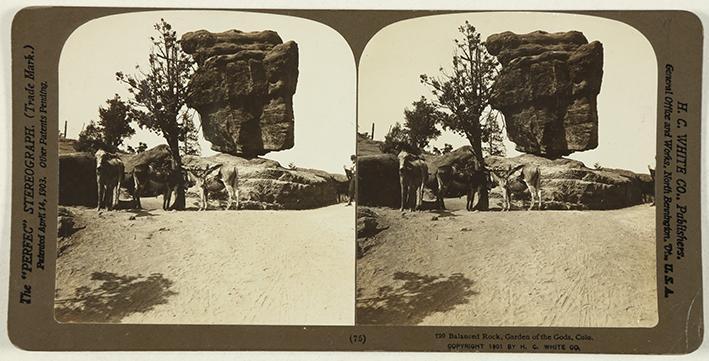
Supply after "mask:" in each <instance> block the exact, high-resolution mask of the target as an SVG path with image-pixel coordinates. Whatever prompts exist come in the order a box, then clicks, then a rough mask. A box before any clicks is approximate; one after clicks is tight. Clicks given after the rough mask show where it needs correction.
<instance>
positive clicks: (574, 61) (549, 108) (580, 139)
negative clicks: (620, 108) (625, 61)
mask: <svg viewBox="0 0 709 361" xmlns="http://www.w3.org/2000/svg"><path fill="white" fill-rule="evenodd" d="M485 44H486V47H487V50H488V51H489V52H490V54H492V55H495V56H496V57H497V59H498V61H499V62H500V64H501V65H502V69H501V70H500V73H499V75H498V77H497V80H496V81H495V84H494V86H493V89H492V96H491V99H490V104H491V106H492V107H493V108H495V109H498V110H500V111H501V112H502V113H503V114H504V115H505V123H506V129H507V136H508V138H509V139H510V140H511V141H512V142H514V143H515V145H516V149H517V151H519V152H523V153H531V154H537V155H541V156H544V157H547V158H558V157H560V156H564V155H569V154H571V153H573V152H576V151H584V150H589V149H594V148H596V147H597V146H598V114H597V110H596V97H597V95H598V93H599V92H600V89H601V80H602V78H603V45H602V44H601V43H600V42H598V41H593V42H591V43H589V42H588V40H586V37H585V36H584V35H583V34H582V33H580V32H578V31H570V32H565V33H553V34H550V33H546V32H543V31H535V32H532V33H529V34H514V33H512V32H509V31H508V32H504V33H499V34H493V35H490V36H489V37H488V38H487V41H486V42H485Z"/></svg>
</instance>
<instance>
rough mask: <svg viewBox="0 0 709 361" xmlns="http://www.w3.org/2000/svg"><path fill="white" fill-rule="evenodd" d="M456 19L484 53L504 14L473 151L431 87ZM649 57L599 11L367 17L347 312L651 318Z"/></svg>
mask: <svg viewBox="0 0 709 361" xmlns="http://www.w3.org/2000/svg"><path fill="white" fill-rule="evenodd" d="M466 21H467V22H468V23H469V24H470V25H471V26H472V27H474V30H473V32H474V33H475V34H479V36H480V40H481V41H482V42H483V44H481V46H482V48H483V51H484V52H485V53H487V54H489V53H491V52H493V51H489V52H488V50H489V49H487V47H486V45H485V44H484V43H485V42H486V41H487V40H488V39H491V38H490V36H491V35H493V34H502V33H504V32H511V34H509V35H497V38H496V39H494V41H495V42H496V44H495V45H494V48H495V49H493V50H494V52H495V54H496V55H491V54H490V55H489V56H490V57H492V59H494V60H495V61H497V62H498V64H499V63H504V64H502V65H498V66H497V68H496V69H497V70H496V72H497V73H496V75H497V78H496V81H497V82H499V83H497V84H495V85H493V84H494V82H490V83H489V84H488V86H489V87H491V88H490V89H491V90H490V91H491V92H493V93H494V92H496V93H494V94H495V95H494V96H493V99H492V100H491V103H493V104H492V106H487V107H485V109H484V110H483V115H485V116H487V115H488V114H491V113H492V115H490V117H488V118H485V119H484V121H485V122H486V123H484V124H493V125H494V126H488V125H483V127H484V129H487V130H488V131H490V132H492V133H493V134H497V135H498V136H497V138H495V137H493V141H490V138H487V140H486V141H482V142H481V143H482V149H481V150H482V153H483V154H482V156H480V157H476V155H475V154H476V153H475V152H476V149H475V145H474V144H472V143H473V142H474V141H472V140H471V139H470V138H471V137H469V136H466V131H469V128H468V129H466V128H465V126H460V125H459V124H456V122H455V121H452V120H451V117H452V118H453V120H455V119H460V120H462V121H463V123H465V122H466V121H468V122H469V120H466V119H465V116H459V117H457V118H456V115H455V114H454V113H453V112H452V111H451V109H452V107H455V106H456V105H455V104H456V103H455V101H451V100H450V99H442V97H439V96H438V94H440V93H441V92H442V91H443V90H445V88H444V87H442V84H444V83H445V82H446V80H450V79H451V78H455V77H454V76H452V75H453V74H455V72H454V71H453V70H452V59H453V56H454V54H455V49H456V44H455V43H454V39H458V41H459V42H460V43H461V44H463V43H465V40H464V37H463V35H462V33H461V31H460V30H459V27H465V26H466V25H465V23H466ZM535 31H543V32H547V33H549V34H543V33H538V34H530V33H532V32H535ZM572 31H576V32H580V34H576V33H571V32H572ZM525 34H528V35H525ZM579 35H580V36H579ZM584 40H585V41H584ZM596 41H597V42H599V43H600V46H599V44H590V43H593V42H596ZM520 44H521V45H520ZM586 44H589V45H586ZM579 48H581V50H580V51H579ZM562 53H563V54H562ZM569 58H571V59H572V60H569ZM555 59H556V60H555ZM459 61H460V59H459ZM461 62H464V60H462V61H461ZM580 63H582V65H578V64H580ZM459 64H460V63H459ZM520 64H521V65H520ZM572 67H576V68H574V69H577V70H573V71H575V73H574V72H572V71H571V70H569V69H570V68H572ZM578 69H581V70H578ZM657 74H658V68H657V60H656V55H655V52H654V49H653V48H652V45H651V44H650V42H649V41H648V40H647V39H646V38H645V37H644V36H643V35H642V34H641V33H640V32H639V31H638V30H636V29H635V28H633V27H631V26H629V25H627V24H625V23H622V22H620V21H616V20H610V19H606V18H602V17H595V16H587V15H576V14H561V13H540V12H526V13H525V12H476V13H457V14H445V15H433V16H423V17H418V18H413V19H407V20H402V21H399V22H396V23H393V24H391V25H388V26H386V27H384V28H383V29H381V30H380V31H379V32H377V33H376V34H375V35H374V36H373V37H372V38H371V39H370V40H369V42H368V43H367V45H366V47H365V48H364V50H363V52H362V56H361V58H360V60H359V74H358V76H359V81H358V161H359V164H358V200H359V203H358V206H359V210H358V224H359V223H362V224H364V225H370V227H364V228H363V229H362V230H360V231H359V233H358V246H359V248H358V250H360V253H359V254H358V260H357V289H358V293H357V324H361V325H365V324H373V325H436V326H528V327H534V326H536V327H539V326H541V327H643V328H651V327H654V326H655V325H657V322H658V297H659V296H658V286H657V284H658V283H657V274H656V255H657V253H656V231H655V224H656V223H655V207H654V189H655V188H654V168H655V163H656V161H655V153H656V137H655V134H656V129H657V120H656V117H657V109H658V108H657V84H658V83H657V81H658V80H657V76H658V75H657ZM422 75H425V78H422V77H421V76H422ZM435 81H439V83H438V85H439V86H441V87H439V88H438V94H436V85H435V83H434V82H435ZM589 84H591V85H590V86H589ZM593 84H595V85H593ZM557 87H558V88H557ZM564 87H569V88H564ZM574 87H576V88H574ZM589 87H590V88H589ZM560 89H561V90H560ZM564 89H567V90H568V93H564V92H563V91H564ZM572 89H574V90H572ZM576 89H579V90H576ZM589 89H593V90H595V92H594V91H589ZM461 92H462V93H464V94H469V93H465V91H461ZM584 92H587V93H588V94H586V93H584ZM564 94H567V95H564ZM579 94H580V95H579ZM495 97H496V98H495ZM549 99H556V101H555V102H552V103H550V102H549V101H548V100H549ZM559 99H562V100H561V101H560V100H559ZM563 99H565V100H563ZM468 100H469V99H468ZM468 100H466V99H464V98H463V97H460V98H459V102H460V103H466V101H468ZM446 101H448V102H447V103H446ZM471 103H472V102H470V103H466V104H471ZM558 103H561V104H558ZM461 114H463V113H461ZM559 114H561V115H559ZM554 122H558V124H559V125H558V126H555V128H554V127H551V126H547V124H552V123H554ZM468 135H469V134H468ZM473 138H474V137H473ZM471 145H472V147H471ZM402 151H404V153H402ZM406 153H408V154H406ZM412 154H413V156H412ZM397 156H398V157H397ZM471 162H472V164H473V165H471ZM481 164H484V167H482V166H481ZM402 169H407V170H402ZM421 173H423V174H425V176H421V175H419V174H421ZM404 187H405V189H402V188H404ZM483 189H487V190H483ZM482 194H484V195H485V196H484V197H483V199H485V201H484V203H489V204H486V205H485V206H481V207H480V209H478V208H477V207H478V206H479V205H480V204H481V203H480V202H481V201H480V198H479V197H480V196H481V195H482ZM471 195H472V197H471ZM466 198H467V199H466ZM530 198H531V199H530ZM471 202H472V203H471ZM475 202H477V203H475ZM471 205H472V208H471ZM408 208H411V209H417V210H415V211H414V210H408ZM466 208H467V209H466ZM528 208H531V209H533V210H532V211H529V212H528V211H527V209H528ZM400 209H401V210H400ZM505 209H511V211H508V212H499V211H500V210H505ZM469 210H473V212H471V211H469ZM402 249H406V250H407V251H406V252H401V251H400V250H402Z"/></svg>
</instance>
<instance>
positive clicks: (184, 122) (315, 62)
mask: <svg viewBox="0 0 709 361" xmlns="http://www.w3.org/2000/svg"><path fill="white" fill-rule="evenodd" d="M355 117H356V69H355V63H354V58H353V56H352V52H351V50H350V48H349V46H348V45H347V42H346V41H345V40H344V39H343V38H342V36H341V35H340V34H338V33H337V32H336V31H335V30H333V29H332V28H330V27H328V26H326V25H323V24H321V23H318V22H315V21H311V20H306V19H303V18H297V17H291V16H284V15H271V14H261V13H248V12H237V11H145V12H133V13H125V14H120V15H112V16H107V17H100V18H97V19H94V20H91V21H89V22H87V23H85V24H83V25H81V26H80V27H78V28H77V29H76V30H75V31H74V32H73V33H72V34H71V36H70V37H69V39H68V40H67V41H66V43H65V45H64V48H63V50H62V53H61V59H60V64H59V122H60V124H59V129H60V130H59V133H60V134H59V138H60V139H59V153H60V161H59V211H58V212H59V220H58V250H57V252H58V258H57V266H56V290H55V300H54V316H55V319H56V320H57V321H59V322H71V323H131V324H132V323H139V324H147V323H150V324H166V323H169V324H178V323H179V324H247V325H248V324H259V325H352V324H354V309H355V307H354V299H355V295H354V290H355V287H354V277H355V273H354V272H355V244H354V240H355V226H354V220H355V207H354V203H353V201H354V191H355V188H354V184H355V179H354V176H353V172H354V160H355V152H356V151H355V149H356V148H355V147H356V138H355V133H356V118H355Z"/></svg>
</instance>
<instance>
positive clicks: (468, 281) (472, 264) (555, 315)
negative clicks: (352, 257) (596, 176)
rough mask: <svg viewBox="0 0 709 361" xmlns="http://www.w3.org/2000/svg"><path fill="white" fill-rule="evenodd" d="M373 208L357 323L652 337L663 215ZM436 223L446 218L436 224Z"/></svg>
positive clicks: (458, 205)
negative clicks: (563, 329)
mask: <svg viewBox="0 0 709 361" xmlns="http://www.w3.org/2000/svg"><path fill="white" fill-rule="evenodd" d="M447 206H448V207H449V209H452V210H451V211H450V212H440V213H434V212H433V211H423V212H407V213H405V214H403V215H402V214H401V213H400V212H399V211H398V210H393V209H389V208H371V209H372V210H373V211H375V212H376V213H377V214H378V215H379V217H378V220H379V223H380V225H379V229H381V231H380V232H379V233H378V234H376V235H375V236H373V237H372V238H370V239H369V240H367V241H366V244H367V249H366V250H365V255H364V257H363V258H362V259H359V260H358V262H357V297H358V299H357V322H358V323H361V324H421V325H461V326H463V325H471V326H569V327H652V326H654V325H655V324H656V322H657V320H658V316H657V292H656V269H655V208H654V207H649V206H648V205H639V206H635V207H630V208H626V209H620V210H612V211H583V212H582V211H531V212H526V211H511V212H507V213H500V212H479V213H471V212H467V211H465V210H462V208H464V202H462V201H460V200H458V199H449V200H447ZM435 217H437V219H435Z"/></svg>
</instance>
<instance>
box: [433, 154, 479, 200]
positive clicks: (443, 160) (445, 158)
mask: <svg viewBox="0 0 709 361" xmlns="http://www.w3.org/2000/svg"><path fill="white" fill-rule="evenodd" d="M424 159H426V164H427V165H428V173H429V177H428V182H427V184H426V186H427V187H428V188H429V189H432V190H434V191H435V192H437V191H438V181H437V179H436V177H435V175H436V171H437V170H438V168H439V167H441V166H444V165H445V166H453V167H455V169H457V172H456V173H455V174H453V178H452V179H451V182H450V184H449V185H448V190H447V192H446V194H445V195H444V197H461V196H464V195H467V194H468V190H469V189H468V188H469V182H468V181H467V180H468V178H467V175H468V174H466V173H464V171H463V170H465V169H468V170H470V169H478V170H480V169H482V166H481V165H480V163H479V162H478V160H477V158H476V157H475V153H474V151H473V147H471V146H469V145H466V146H462V147H460V148H458V149H455V150H453V151H451V152H449V153H445V154H441V155H434V154H424ZM431 197H433V198H435V194H433V195H431Z"/></svg>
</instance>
